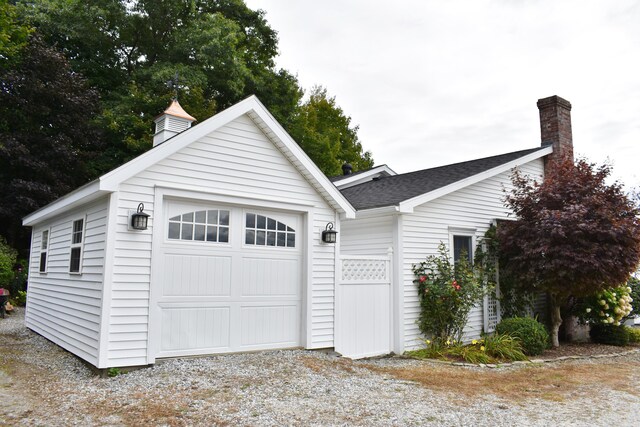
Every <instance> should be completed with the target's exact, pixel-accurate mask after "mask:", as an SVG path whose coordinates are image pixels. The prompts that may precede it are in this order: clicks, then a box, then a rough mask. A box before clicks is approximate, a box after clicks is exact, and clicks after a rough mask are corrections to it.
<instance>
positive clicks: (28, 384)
mask: <svg viewBox="0 0 640 427" xmlns="http://www.w3.org/2000/svg"><path fill="white" fill-rule="evenodd" d="M0 340H1V341H0V343H1V346H0V425H30V426H31V425H43V426H50V425H82V426H86V425H113V426H120V425H132V426H133V425H135V426H139V425H265V426H270V425H278V426H280V425H363V426H364V425H366V426H371V425H427V426H429V425H434V426H436V425H437V426H463V425H464V426H466V425H469V426H516V425H518V426H549V425H563V426H564V425H566V426H597V425H617V426H637V425H639V424H640V390H639V387H640V354H639V353H635V354H631V355H627V356H623V357H616V358H611V359H597V360H584V361H564V362H558V363H552V364H545V365H544V366H540V367H535V368H531V367H529V368H525V367H521V366H519V367H511V368H499V369H496V370H492V372H491V374H494V373H496V374H499V375H503V377H501V378H505V379H507V378H510V377H509V375H515V374H518V373H520V374H521V373H522V370H523V369H532V370H531V371H527V373H528V372H531V374H532V378H534V377H535V375H538V374H543V373H545V372H546V371H545V370H550V369H551V370H553V369H559V368H567V367H571V368H572V369H576V370H577V371H580V369H582V370H584V368H585V365H586V368H587V369H588V370H590V371H591V370H598V369H608V367H610V368H611V369H614V368H615V369H617V371H616V372H618V373H619V374H620V372H623V373H624V375H625V376H626V375H628V382H627V381H626V379H625V380H624V381H623V382H622V383H621V384H626V383H628V384H630V385H631V386H630V387H624V386H623V385H621V384H618V385H617V386H616V384H615V383H614V384H613V385H611V384H608V383H607V384H602V386H599V387H594V386H593V385H591V386H583V385H582V383H581V382H580V381H577V383H576V384H573V385H572V386H571V388H569V389H567V390H568V391H567V392H566V393H565V394H557V393H556V394H549V395H545V394H544V393H543V394H540V396H538V397H536V396H534V397H532V398H526V399H524V400H522V399H516V400H514V399H511V398H509V397H508V396H507V397H505V396H504V395H500V394H491V393H484V392H483V393H480V394H473V393H471V394H466V393H461V392H460V389H458V391H456V388H455V384H454V383H452V385H451V387H452V389H451V390H448V389H442V388H441V387H430V386H429V385H428V384H429V381H428V378H427V381H425V382H414V381H408V380H406V379H402V377H401V376H398V375H395V374H394V372H396V370H403V372H412V371H411V370H412V369H419V370H420V372H421V374H424V375H426V376H427V377H428V376H429V375H433V376H434V380H435V378H436V376H437V378H440V377H442V376H443V375H444V376H446V375H450V374H451V375H457V376H458V377H457V378H459V381H464V380H466V379H467V378H468V377H474V376H476V375H480V374H482V375H486V372H487V371H488V370H489V369H488V368H473V369H470V368H463V367H457V366H446V367H442V366H440V365H436V364H430V363H426V362H420V361H413V360H405V359H400V358H386V359H378V360H368V361H357V362H353V361H350V360H348V359H342V358H338V357H335V356H332V355H329V354H324V353H321V352H310V351H302V350H292V351H273V352H261V353H253V354H234V355H224V356H212V357H201V358H193V359H172V360H166V361H163V362H161V363H158V364H156V365H155V366H153V367H150V368H145V369H140V370H137V371H132V372H129V373H126V374H123V375H119V376H116V377H112V378H102V377H99V376H97V375H96V374H95V373H94V372H93V371H92V370H91V369H89V368H88V367H87V366H86V365H85V364H84V363H82V362H81V361H80V360H79V359H77V358H75V357H74V356H72V355H71V354H69V353H66V352H65V351H63V350H61V349H60V348H58V347H57V346H55V345H53V344H51V343H50V342H49V341H47V340H45V339H44V338H42V337H40V336H39V335H36V334H34V333H32V332H30V331H28V330H27V329H26V328H25V327H24V325H23V317H22V313H21V312H19V313H17V314H14V315H12V316H10V317H8V318H7V319H4V320H2V319H0ZM552 365H554V366H552ZM621 367H622V368H624V369H625V370H623V371H620V369H622V368H621ZM497 371H502V373H501V374H500V373H498V372H497ZM553 372H556V371H553ZM482 378H484V377H482ZM496 378H497V377H496ZM459 381H458V382H459ZM481 381H484V382H492V381H491V380H490V381H486V380H481ZM480 384H481V385H482V383H480ZM490 385H491V384H489V385H488V386H490ZM522 387H523V388H527V387H529V384H527V381H524V382H523V383H522ZM558 387H560V385H558ZM462 391H465V390H464V389H463V390H462ZM469 391H471V390H469Z"/></svg>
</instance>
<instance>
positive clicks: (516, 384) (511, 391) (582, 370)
mask: <svg viewBox="0 0 640 427" xmlns="http://www.w3.org/2000/svg"><path fill="white" fill-rule="evenodd" d="M367 368H369V369H371V370H373V371H376V372H380V373H385V374H388V375H391V376H393V377H395V378H398V379H402V380H406V381H413V382H416V383H418V384H420V385H422V386H423V387H426V388H428V389H431V390H436V391H446V392H450V393H452V394H455V395H462V396H466V397H481V396H484V395H489V394H492V395H495V396H498V397H501V398H505V399H510V400H514V401H518V402H523V401H526V400H529V399H534V398H539V399H545V400H550V401H564V400H565V399H566V398H568V397H569V396H576V395H585V396H587V395H589V393H590V392H593V390H601V389H603V388H609V389H611V390H617V391H623V392H626V393H629V394H633V395H635V396H640V390H638V389H637V387H636V384H637V383H638V379H639V378H638V377H639V375H638V372H639V368H640V363H634V362H627V363H615V362H607V363H600V364H598V365H597V367H596V366H594V365H591V364H583V365H580V364H558V365H556V366H549V365H545V366H535V365H528V366H524V367H521V368H517V369H510V370H477V369H476V370H474V369H468V368H461V367H456V366H446V367H438V366H435V367H434V366H432V365H427V364H425V365H424V366H418V367H405V368H381V367H378V366H370V365H368V366H367Z"/></svg>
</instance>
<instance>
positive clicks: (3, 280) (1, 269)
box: [0, 236, 18, 288]
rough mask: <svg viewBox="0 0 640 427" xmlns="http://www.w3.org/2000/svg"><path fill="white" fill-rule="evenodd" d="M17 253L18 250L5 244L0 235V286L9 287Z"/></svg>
mask: <svg viewBox="0 0 640 427" xmlns="http://www.w3.org/2000/svg"><path fill="white" fill-rule="evenodd" d="M17 255H18V252H17V251H16V250H15V249H13V248H12V247H11V246H9V245H8V244H7V241H6V240H5V239H4V237H2V236H0V288H10V285H11V281H12V280H13V277H14V272H13V266H14V265H15V263H16V258H17Z"/></svg>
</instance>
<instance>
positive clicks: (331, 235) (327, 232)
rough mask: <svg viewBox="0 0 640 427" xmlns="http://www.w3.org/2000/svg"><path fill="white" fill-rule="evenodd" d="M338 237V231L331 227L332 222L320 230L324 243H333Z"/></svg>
mask: <svg viewBox="0 0 640 427" xmlns="http://www.w3.org/2000/svg"><path fill="white" fill-rule="evenodd" d="M337 237H338V232H337V231H335V230H334V229H333V223H332V222H330V223H328V224H327V227H326V228H325V229H324V231H323V232H322V241H323V242H325V243H335V242H336V238H337Z"/></svg>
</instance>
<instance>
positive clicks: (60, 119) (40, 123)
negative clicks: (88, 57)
mask: <svg viewBox="0 0 640 427" xmlns="http://www.w3.org/2000/svg"><path fill="white" fill-rule="evenodd" d="M20 57H21V60H20V62H19V64H18V65H17V66H16V67H14V68H13V69H11V70H7V71H6V72H4V73H0V88H1V89H2V90H0V234H1V235H4V236H5V237H6V238H7V240H8V241H9V244H10V245H11V246H13V247H15V248H17V249H19V250H20V251H21V253H25V252H26V250H28V236H27V234H26V232H25V231H26V230H24V229H23V228H22V225H21V218H22V217H23V216H24V215H26V214H28V213H30V212H33V211H34V210H36V209H38V208H40V207H42V206H43V205H45V204H47V203H49V202H51V201H52V200H55V199H56V198H58V197H60V196H62V195H64V194H66V193H68V192H69V191H71V190H73V189H74V188H76V187H78V186H80V185H81V184H84V183H85V182H86V181H87V180H88V179H89V177H90V176H91V171H90V170H89V169H88V168H87V167H86V165H87V164H88V163H90V161H91V160H92V158H93V156H94V155H95V153H97V152H99V151H100V149H101V147H102V146H101V142H100V141H101V138H100V134H99V132H98V131H97V129H96V127H95V126H94V125H93V124H92V122H91V119H92V116H93V115H94V114H95V113H96V112H97V111H98V96H97V93H96V92H95V91H93V90H91V89H90V88H88V86H87V84H86V82H85V80H84V79H83V78H82V76H81V75H79V74H78V73H76V72H73V71H72V70H71V68H70V66H69V64H68V63H67V60H66V59H65V57H64V55H63V54H62V53H60V52H57V51H56V50H55V49H53V48H51V47H49V46H48V45H47V44H45V43H44V42H43V41H42V40H41V39H40V38H39V37H38V36H37V35H34V36H32V37H31V39H30V41H29V43H28V45H27V46H26V47H25V48H24V50H23V51H22V52H21V53H20Z"/></svg>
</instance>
